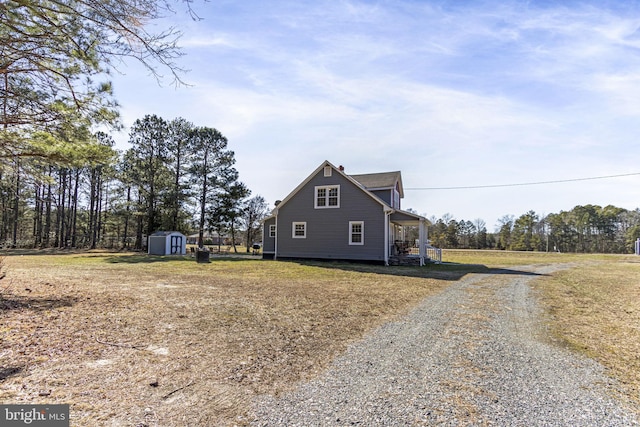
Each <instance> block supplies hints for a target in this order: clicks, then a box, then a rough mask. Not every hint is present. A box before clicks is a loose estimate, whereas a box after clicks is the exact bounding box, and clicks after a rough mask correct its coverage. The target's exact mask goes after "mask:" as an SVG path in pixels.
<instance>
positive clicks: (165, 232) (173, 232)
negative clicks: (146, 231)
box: [151, 231, 184, 236]
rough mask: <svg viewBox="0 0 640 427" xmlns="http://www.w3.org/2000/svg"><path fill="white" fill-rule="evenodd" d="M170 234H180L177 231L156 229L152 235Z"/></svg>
mask: <svg viewBox="0 0 640 427" xmlns="http://www.w3.org/2000/svg"><path fill="white" fill-rule="evenodd" d="M171 234H182V233H181V232H179V231H156V232H155V233H152V234H151V235H152V236H170V235H171ZM182 235H183V236H184V234H182Z"/></svg>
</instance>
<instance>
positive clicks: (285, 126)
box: [113, 0, 640, 231]
mask: <svg viewBox="0 0 640 427" xmlns="http://www.w3.org/2000/svg"><path fill="white" fill-rule="evenodd" d="M194 8H195V10H196V12H197V13H198V14H199V15H200V16H201V18H202V20H200V21H197V22H195V21H192V20H191V19H190V18H189V16H188V15H187V14H186V13H183V11H181V10H179V12H178V14H177V15H176V16H172V17H171V18H170V19H168V20H165V21H161V22H158V23H157V25H158V28H163V26H166V25H168V23H170V24H171V25H175V26H177V27H178V28H180V29H181V30H182V32H183V36H182V38H181V41H180V44H181V46H183V50H184V53H185V56H184V57H182V58H180V60H179V63H180V65H181V66H183V67H184V68H187V69H189V70H190V72H188V73H186V74H185V75H184V80H185V81H186V82H187V83H189V84H190V85H191V86H189V87H184V86H182V87H178V88H176V87H174V86H172V85H171V84H170V83H171V82H170V80H169V79H167V80H165V81H164V82H163V85H162V86H159V85H158V84H157V83H156V81H155V80H154V79H153V78H152V77H149V76H148V73H147V72H146V71H145V70H144V69H143V68H142V67H141V66H139V65H137V64H135V63H133V62H128V63H127V64H124V65H122V66H120V67H119V70H120V74H117V73H116V74H114V75H113V81H114V86H115V95H116V98H117V99H118V100H119V102H120V104H121V106H122V110H121V112H122V118H123V122H124V124H125V126H127V127H128V126H130V125H131V123H133V121H134V120H135V119H137V118H141V117H143V116H144V115H145V114H157V115H160V116H162V117H164V118H165V119H173V118H175V117H184V118H185V119H187V120H189V121H191V122H193V123H194V124H196V125H201V126H210V127H215V128H217V129H218V130H219V131H221V132H222V133H223V134H224V135H225V136H227V138H228V139H229V147H230V148H231V149H232V150H234V151H235V153H236V160H237V163H236V167H237V169H238V171H239V172H240V179H241V180H242V181H243V182H245V183H246V184H247V185H248V187H249V188H250V189H251V190H252V192H253V194H254V195H262V196H263V197H265V199H266V200H267V202H268V203H269V204H270V205H272V204H273V202H274V201H275V200H277V199H282V198H284V197H285V196H286V195H287V194H288V193H289V192H290V191H291V190H293V189H294V188H295V187H296V185H297V184H298V183H299V182H300V181H302V180H303V179H304V178H306V177H307V176H308V175H309V174H310V173H311V172H312V171H313V170H314V169H315V168H316V167H317V166H319V165H320V164H321V163H322V162H323V161H324V160H329V161H330V162H332V163H333V164H335V165H344V167H345V169H346V172H347V173H352V174H360V173H369V172H382V171H394V170H400V171H402V178H403V182H404V186H405V188H406V189H407V190H406V191H405V198H404V200H403V207H404V208H412V209H414V210H416V211H417V212H419V213H420V214H424V215H426V216H427V217H428V218H430V217H432V216H435V217H438V218H439V217H441V216H442V215H444V214H447V213H448V214H451V215H452V216H453V217H454V218H455V219H457V220H461V219H464V220H471V221H473V220H475V219H476V218H480V219H483V220H484V221H485V222H486V224H487V228H488V229H489V231H493V229H494V226H495V224H496V223H497V220H498V218H500V217H503V216H504V215H514V216H516V217H518V216H520V215H521V214H523V213H525V212H527V211H529V210H534V211H535V212H537V213H538V214H540V215H544V214H548V213H556V212H559V211H561V210H570V209H572V208H573V207H574V206H575V205H579V204H589V203H590V204H599V205H603V206H604V205H607V204H613V205H615V206H619V207H623V208H627V209H635V208H637V207H640V175H631V176H626V177H618V178H611V179H602V180H590V181H578V182H567V183H557V184H548V185H535V186H516V187H499V188H480V189H464V190H412V188H431V187H460V186H463V187H469V186H480V185H493V184H519V183H527V182H540V181H554V180H567V179H575V178H587V177H599V176H610V175H620V174H635V173H640V144H638V142H637V139H638V136H639V135H640V2H637V1H583V2H578V1H558V2H553V1H528V2H527V1H377V2H374V1H322V0H320V1H304V0H303V1H274V2H263V1H254V0H248V1H242V2H239V1H216V0H211V1H209V2H196V3H195V4H194ZM127 132H128V130H125V131H124V132H122V133H120V134H118V135H115V138H116V140H117V141H118V145H119V147H120V148H125V147H126V141H127V139H128V136H127Z"/></svg>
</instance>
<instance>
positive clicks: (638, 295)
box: [536, 255, 640, 414]
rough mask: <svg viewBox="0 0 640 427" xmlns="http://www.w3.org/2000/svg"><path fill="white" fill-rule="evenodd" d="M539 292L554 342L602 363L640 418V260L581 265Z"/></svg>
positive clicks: (631, 258)
mask: <svg viewBox="0 0 640 427" xmlns="http://www.w3.org/2000/svg"><path fill="white" fill-rule="evenodd" d="M536 289H538V290H539V291H540V295H541V297H542V301H543V303H544V305H545V307H546V308H547V311H548V312H549V313H550V315H551V328H552V331H553V332H554V334H555V335H556V337H559V338H560V339H561V340H563V341H564V342H565V343H566V344H567V345H568V346H569V347H570V348H572V349H574V350H578V351H581V352H583V353H585V354H587V355H588V356H590V357H593V358H595V359H597V360H599V361H600V362H601V363H602V364H603V365H604V366H605V367H606V368H607V370H608V372H609V373H610V375H612V376H613V377H615V378H617V379H618V380H619V382H620V383H621V385H622V388H623V390H622V392H623V394H625V395H626V396H627V397H628V398H630V401H631V404H632V405H633V407H635V409H636V412H637V413H638V414H640V257H637V256H633V255H630V256H626V257H625V256H619V257H613V258H610V259H609V260H608V261H607V262H604V261H600V262H591V263H582V264H580V266H579V268H574V269H571V270H565V271H562V272H559V273H557V274H554V275H553V277H550V278H545V279H544V280H541V281H538V282H536Z"/></svg>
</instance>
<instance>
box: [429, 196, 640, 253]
mask: <svg viewBox="0 0 640 427" xmlns="http://www.w3.org/2000/svg"><path fill="white" fill-rule="evenodd" d="M638 238H640V209H635V210H627V209H623V208H618V207H615V206H611V205H608V206H605V207H601V206H598V205H584V206H580V205H579V206H576V207H574V208H573V209H572V210H570V211H561V212H559V213H552V214H549V215H545V216H541V215H538V214H537V213H535V212H534V211H529V212H526V213H524V214H522V215H520V216H519V217H517V218H515V217H514V216H513V215H505V216H503V217H502V218H500V219H499V220H498V224H497V225H496V229H495V232H493V233H490V232H488V231H487V227H486V223H485V222H484V221H483V220H482V219H476V220H474V221H465V220H460V221H456V220H455V219H454V218H453V217H452V216H451V215H450V214H446V215H444V216H443V217H442V218H439V219H436V218H431V226H430V227H429V240H430V241H431V244H432V245H434V246H437V247H440V248H449V249H502V250H514V251H544V252H549V251H555V252H576V253H633V251H634V242H635V241H636V239H638Z"/></svg>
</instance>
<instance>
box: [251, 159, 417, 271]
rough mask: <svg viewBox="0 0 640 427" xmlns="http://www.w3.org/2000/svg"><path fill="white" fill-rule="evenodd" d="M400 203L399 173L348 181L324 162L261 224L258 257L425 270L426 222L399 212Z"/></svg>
mask: <svg viewBox="0 0 640 427" xmlns="http://www.w3.org/2000/svg"><path fill="white" fill-rule="evenodd" d="M403 197H404V192H403V187H402V177H401V175H400V172H385V173H373V174H365V175H347V174H346V173H345V171H344V168H342V167H335V166H334V165H332V164H331V163H330V162H328V161H325V162H323V163H322V164H321V165H320V166H319V167H318V168H317V169H316V170H315V171H313V173H311V175H309V177H308V178H307V179H305V180H304V181H302V183H300V185H298V186H297V187H296V188H295V189H294V190H293V191H292V192H291V193H290V194H289V195H288V196H287V197H285V198H284V199H283V200H282V201H281V202H279V203H278V204H277V206H276V207H275V209H274V210H273V212H272V214H271V216H269V217H267V218H266V219H265V220H264V223H263V227H264V228H263V256H264V258H269V259H299V258H307V259H327V260H349V261H362V262H376V263H381V264H386V265H388V264H389V263H390V261H391V260H396V259H397V258H399V257H403V258H406V257H413V258H414V259H415V260H416V264H420V265H424V262H425V250H426V249H425V243H426V242H427V233H426V219H425V218H424V217H422V216H420V215H416V214H414V213H410V212H406V211H403V210H401V209H400V200H401V199H402V198H403ZM407 227H412V228H413V235H414V236H415V235H416V233H415V231H416V230H417V236H418V238H417V239H411V240H407V238H406V235H405V231H406V229H407Z"/></svg>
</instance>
